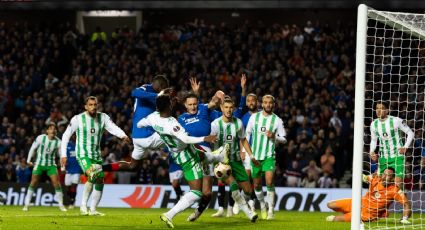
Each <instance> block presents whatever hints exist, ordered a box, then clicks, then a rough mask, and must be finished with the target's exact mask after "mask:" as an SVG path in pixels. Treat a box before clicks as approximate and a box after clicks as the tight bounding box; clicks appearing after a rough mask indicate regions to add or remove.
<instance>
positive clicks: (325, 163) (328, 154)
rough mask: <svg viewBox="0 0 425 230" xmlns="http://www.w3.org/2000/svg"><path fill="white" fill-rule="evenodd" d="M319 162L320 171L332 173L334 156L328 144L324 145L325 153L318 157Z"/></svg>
mask: <svg viewBox="0 0 425 230" xmlns="http://www.w3.org/2000/svg"><path fill="white" fill-rule="evenodd" d="M320 164H321V165H322V171H323V172H324V173H327V174H331V173H333V171H334V169H333V167H334V164H335V156H334V155H333V154H332V148H331V146H330V145H328V147H326V149H325V153H324V154H323V155H322V156H321V157H320Z"/></svg>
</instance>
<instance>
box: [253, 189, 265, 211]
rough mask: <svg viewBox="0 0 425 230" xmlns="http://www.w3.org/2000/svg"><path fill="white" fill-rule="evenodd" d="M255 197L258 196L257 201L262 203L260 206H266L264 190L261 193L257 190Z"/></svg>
mask: <svg viewBox="0 0 425 230" xmlns="http://www.w3.org/2000/svg"><path fill="white" fill-rule="evenodd" d="M255 195H256V196H257V200H258V201H259V202H260V205H261V206H264V205H265V202H264V194H263V190H260V191H257V190H255ZM261 208H263V207H261Z"/></svg>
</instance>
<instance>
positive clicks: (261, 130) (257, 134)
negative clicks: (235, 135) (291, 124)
mask: <svg viewBox="0 0 425 230" xmlns="http://www.w3.org/2000/svg"><path fill="white" fill-rule="evenodd" d="M266 131H270V132H271V133H274V134H275V138H274V139H271V138H268V137H267V136H266ZM246 136H247V137H248V138H252V140H251V141H250V143H251V149H252V154H253V155H254V157H255V159H257V160H264V159H266V158H270V157H275V151H274V150H275V146H276V141H277V142H281V143H285V142H286V139H285V136H286V132H285V129H284V127H283V121H282V119H280V118H279V117H278V116H277V115H276V114H274V113H272V114H271V115H268V116H264V115H263V111H260V112H257V113H254V114H252V115H251V117H250V118H249V121H248V125H247V126H246Z"/></svg>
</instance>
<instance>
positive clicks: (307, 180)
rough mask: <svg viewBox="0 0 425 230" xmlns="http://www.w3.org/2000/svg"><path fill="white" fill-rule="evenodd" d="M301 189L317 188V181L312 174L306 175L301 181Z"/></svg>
mask: <svg viewBox="0 0 425 230" xmlns="http://www.w3.org/2000/svg"><path fill="white" fill-rule="evenodd" d="M301 187H303V188H316V187H317V179H316V178H315V175H314V174H312V173H308V174H307V176H306V177H304V178H303V180H302V181H301Z"/></svg>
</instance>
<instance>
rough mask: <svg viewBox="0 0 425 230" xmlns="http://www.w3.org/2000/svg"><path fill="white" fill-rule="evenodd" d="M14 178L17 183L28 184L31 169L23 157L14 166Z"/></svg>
mask: <svg viewBox="0 0 425 230" xmlns="http://www.w3.org/2000/svg"><path fill="white" fill-rule="evenodd" d="M16 179H17V181H16V182H18V183H22V184H28V183H29V182H30V181H31V169H30V168H29V167H28V165H27V162H26V160H25V158H22V159H21V162H20V164H19V165H18V166H17V167H16Z"/></svg>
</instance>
